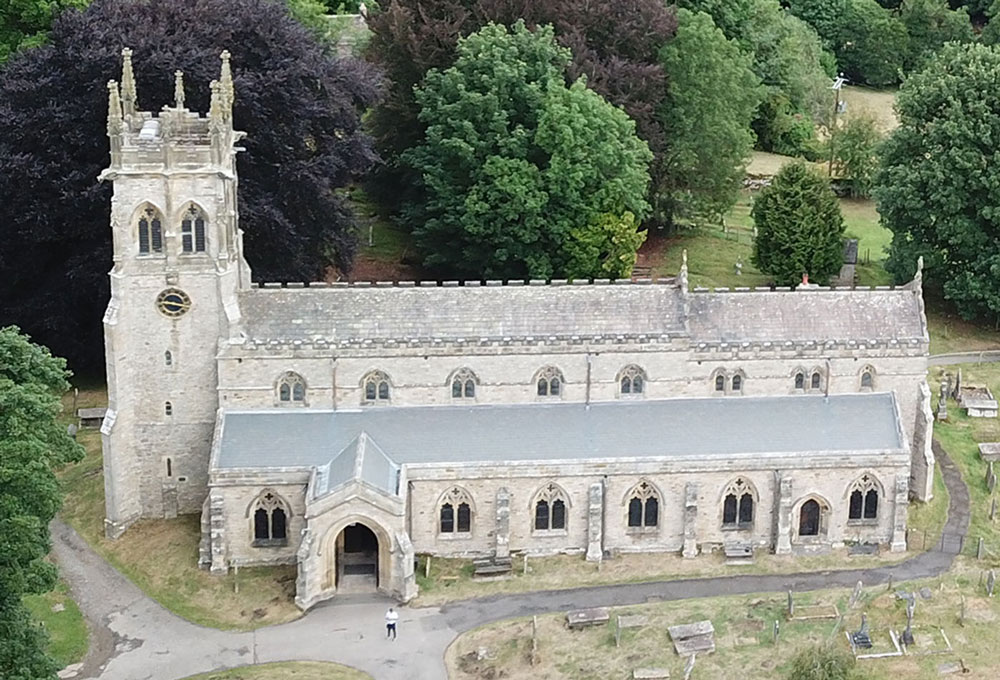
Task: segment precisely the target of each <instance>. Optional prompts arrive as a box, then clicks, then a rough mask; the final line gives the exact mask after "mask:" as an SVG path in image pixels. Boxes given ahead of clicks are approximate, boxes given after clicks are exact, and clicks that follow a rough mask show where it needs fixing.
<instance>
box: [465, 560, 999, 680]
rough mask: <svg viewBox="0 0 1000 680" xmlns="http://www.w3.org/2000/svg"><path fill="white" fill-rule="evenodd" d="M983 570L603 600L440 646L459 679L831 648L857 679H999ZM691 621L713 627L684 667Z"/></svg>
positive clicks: (760, 667) (614, 670) (708, 671)
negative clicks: (572, 619) (850, 661)
mask: <svg viewBox="0 0 1000 680" xmlns="http://www.w3.org/2000/svg"><path fill="white" fill-rule="evenodd" d="M990 573H991V572H990V571H989V570H986V569H984V568H983V564H982V563H981V562H977V561H975V560H973V559H966V558H960V560H959V561H958V562H957V563H956V566H955V567H954V568H953V569H952V570H951V571H950V572H948V573H947V574H945V575H943V576H942V577H939V578H936V579H929V580H920V581H913V582H907V583H893V584H879V585H871V586H865V585H864V584H861V586H860V587H858V586H855V588H854V589H850V588H847V589H843V588H842V589H828V590H820V591H814V592H802V593H796V592H791V593H765V594H759V595H741V596H731V597H717V598H709V599H703V600H688V601H677V602H660V603H657V602H650V603H648V604H645V605H638V606H629V607H621V608H609V609H608V611H607V619H606V620H605V622H603V623H599V624H598V625H594V626H589V627H574V628H573V629H571V628H569V627H568V625H567V618H566V617H567V614H566V613H561V614H552V615H547V616H538V617H534V618H530V617H529V618H526V619H518V620H512V621H504V622H502V623H498V624H494V625H490V626H486V627H483V628H480V629H477V630H474V631H471V632H469V633H467V634H465V635H463V636H461V637H460V638H458V639H457V640H456V641H455V642H454V643H453V644H452V646H451V648H450V649H449V650H448V655H447V661H448V668H449V673H450V677H452V678H454V679H457V680H473V679H479V678H499V677H511V678H515V677H528V676H529V675H530V676H531V677H535V678H545V679H553V680H554V679H556V678H574V679H580V680H584V679H588V678H593V679H595V680H596V679H598V678H633V677H636V678H638V677H647V678H648V677H670V678H684V677H685V676H686V670H688V667H689V666H691V669H690V678H722V677H726V676H727V675H730V674H732V673H733V672H735V671H738V672H739V673H740V674H741V676H742V677H746V678H775V677H781V676H782V673H783V672H784V671H786V670H787V666H788V662H789V660H790V659H791V657H792V656H793V655H794V654H795V652H796V651H798V650H799V649H801V648H803V647H807V646H810V645H821V644H832V645H834V646H837V647H839V648H841V649H843V650H847V651H849V652H850V653H852V654H854V656H855V658H856V659H857V668H858V670H859V671H860V672H861V677H863V678H866V679H870V680H888V679H889V678H895V677H905V678H914V679H920V678H927V679H928V680H929V679H931V678H938V677H952V676H954V677H963V678H966V677H968V678H995V677H998V676H1000V659H997V657H996V655H995V654H993V648H994V647H995V643H994V640H995V626H996V622H997V621H998V620H1000V588H996V591H995V592H994V594H993V596H990V594H989V586H990V584H991V583H992V581H993V579H995V576H994V577H993V578H991V577H990ZM992 573H994V574H995V572H992ZM994 585H995V584H994ZM789 601H791V602H792V607H791V610H790V609H789ZM911 602H912V605H911V604H909V603H911ZM908 606H910V607H912V617H911V618H912V621H911V622H910V623H909V625H908V617H907V608H908ZM863 619H864V624H863ZM706 623H707V625H706ZM693 625H697V626H700V628H701V630H702V631H710V632H711V642H712V644H711V646H710V647H707V648H706V649H705V650H704V651H698V652H696V653H695V660H694V663H693V664H692V663H691V661H690V655H688V654H680V653H678V651H677V649H678V648H679V649H680V650H681V651H682V652H686V651H687V648H685V647H684V646H683V645H681V646H678V645H677V642H676V640H674V639H672V637H671V634H670V633H671V629H672V628H676V627H678V626H685V627H688V628H690V627H691V626H693ZM533 629H534V630H535V633H534V636H533V635H532V631H533ZM907 631H909V636H912V641H911V642H910V644H906V643H905V642H904V638H907V637H908V636H907ZM852 638H853V640H854V642H853V643H852ZM533 650H534V651H533ZM963 667H964V668H966V669H968V671H969V672H967V673H965V672H962V668H963ZM637 671H638V674H636V672H637ZM653 671H658V672H661V674H660V675H656V674H652V672H653ZM662 672H667V673H669V676H668V675H663V674H662ZM644 673H645V674H644Z"/></svg>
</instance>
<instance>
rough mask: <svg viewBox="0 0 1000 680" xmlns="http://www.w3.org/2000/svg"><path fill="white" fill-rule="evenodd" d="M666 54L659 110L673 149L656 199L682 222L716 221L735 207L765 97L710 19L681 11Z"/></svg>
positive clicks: (745, 61) (743, 58) (746, 64)
mask: <svg viewBox="0 0 1000 680" xmlns="http://www.w3.org/2000/svg"><path fill="white" fill-rule="evenodd" d="M677 19H678V27H677V35H676V37H675V38H674V39H673V40H672V41H671V42H669V43H668V44H667V45H666V46H664V48H663V50H662V52H661V59H662V62H663V68H664V71H665V72H666V73H667V74H668V76H669V81H668V83H669V84H668V88H667V96H666V98H665V99H664V101H663V104H662V105H661V107H660V116H661V120H662V121H663V129H664V131H665V132H666V137H667V140H668V146H667V149H666V151H665V152H664V153H663V155H662V160H661V162H662V163H663V166H664V167H663V168H662V170H661V171H660V172H659V173H657V175H658V176H659V177H660V178H661V185H660V186H658V187H656V188H655V193H656V194H657V196H658V199H659V201H660V202H662V203H667V204H668V206H669V207H668V209H667V212H668V213H670V214H673V215H674V216H675V217H676V216H686V217H692V216H700V217H714V218H717V217H718V216H720V215H722V214H723V213H725V212H726V211H727V210H728V209H729V208H731V207H732V205H733V203H735V202H736V198H737V195H738V193H739V190H740V187H741V186H742V181H743V176H744V174H745V170H746V161H747V159H748V158H749V156H750V152H751V150H752V149H753V144H754V135H753V132H752V131H751V129H750V122H751V121H752V120H753V118H754V115H755V113H756V111H757V105H758V104H759V103H760V98H761V95H762V93H763V91H762V88H761V87H760V80H759V79H758V78H757V76H756V75H755V74H754V72H753V71H752V70H751V61H750V58H749V57H748V56H747V55H745V54H744V53H743V52H742V51H740V48H739V45H737V44H736V42H735V41H732V40H728V39H727V38H726V36H725V35H724V34H723V33H722V31H721V30H719V29H718V28H716V26H715V24H714V23H713V21H712V17H711V16H709V15H708V14H706V13H704V12H697V13H695V12H691V11H690V10H687V9H683V8H681V9H680V10H678V15H677Z"/></svg>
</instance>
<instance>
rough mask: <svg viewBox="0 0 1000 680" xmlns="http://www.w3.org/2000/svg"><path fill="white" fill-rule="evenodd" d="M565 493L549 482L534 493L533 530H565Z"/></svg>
mask: <svg viewBox="0 0 1000 680" xmlns="http://www.w3.org/2000/svg"><path fill="white" fill-rule="evenodd" d="M566 503H567V501H566V494H565V492H563V490H562V489H560V488H559V487H558V486H556V485H555V484H549V485H548V486H546V487H545V488H543V489H542V490H541V491H539V492H538V493H537V494H536V495H535V521H534V525H533V526H534V529H535V531H552V530H558V531H565V530H566Z"/></svg>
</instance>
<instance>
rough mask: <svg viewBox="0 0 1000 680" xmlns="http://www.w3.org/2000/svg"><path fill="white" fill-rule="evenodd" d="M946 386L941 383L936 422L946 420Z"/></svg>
mask: <svg viewBox="0 0 1000 680" xmlns="http://www.w3.org/2000/svg"><path fill="white" fill-rule="evenodd" d="M947 389H948V386H947V385H946V384H945V383H944V382H942V383H941V396H940V397H939V398H938V407H937V419H938V420H948V397H947V395H948V392H947Z"/></svg>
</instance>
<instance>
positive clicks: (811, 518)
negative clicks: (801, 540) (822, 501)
mask: <svg viewBox="0 0 1000 680" xmlns="http://www.w3.org/2000/svg"><path fill="white" fill-rule="evenodd" d="M819 521H820V508H819V503H817V502H816V501H814V500H812V499H809V500H807V501H806V502H805V503H803V504H802V509H801V510H799V536H818V535H819Z"/></svg>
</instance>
